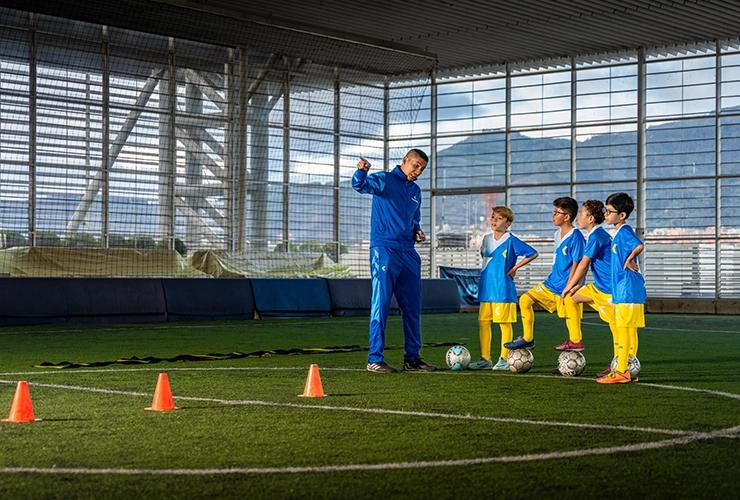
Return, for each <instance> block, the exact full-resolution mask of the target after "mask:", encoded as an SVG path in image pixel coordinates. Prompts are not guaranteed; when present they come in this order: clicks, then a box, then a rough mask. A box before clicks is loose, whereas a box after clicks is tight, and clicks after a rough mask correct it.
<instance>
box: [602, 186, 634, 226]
mask: <svg viewBox="0 0 740 500" xmlns="http://www.w3.org/2000/svg"><path fill="white" fill-rule="evenodd" d="M606 205H607V207H606V215H607V218H608V217H609V215H610V212H616V215H620V214H624V219H627V217H629V216H630V214H631V213H632V211H633V210H634V209H635V201H634V200H633V199H632V197H631V196H630V195H628V194H627V193H614V194H612V195H610V196H609V197H608V198H607V199H606ZM607 222H608V221H607Z"/></svg>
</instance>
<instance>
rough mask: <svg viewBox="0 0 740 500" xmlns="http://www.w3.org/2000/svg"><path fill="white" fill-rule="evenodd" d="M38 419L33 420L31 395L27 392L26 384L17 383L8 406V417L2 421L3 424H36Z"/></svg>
mask: <svg viewBox="0 0 740 500" xmlns="http://www.w3.org/2000/svg"><path fill="white" fill-rule="evenodd" d="M40 420H41V419H40V418H34V415H33V404H32V403H31V393H30V392H29V391H28V382H18V387H16V389H15V396H13V404H12V405H11V406H10V415H8V418H4V419H2V421H3V422H38V421H40Z"/></svg>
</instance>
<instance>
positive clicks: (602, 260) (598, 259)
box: [555, 200, 619, 377]
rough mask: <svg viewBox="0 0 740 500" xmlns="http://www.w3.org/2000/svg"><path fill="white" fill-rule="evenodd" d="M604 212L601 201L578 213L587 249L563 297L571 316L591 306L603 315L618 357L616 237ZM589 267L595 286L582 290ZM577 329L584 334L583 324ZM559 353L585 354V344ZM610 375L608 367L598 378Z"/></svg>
mask: <svg viewBox="0 0 740 500" xmlns="http://www.w3.org/2000/svg"><path fill="white" fill-rule="evenodd" d="M604 210H605V209H604V204H603V203H602V202H600V201H599V200H588V201H586V202H585V203H584V204H583V205H582V206H581V211H580V212H578V217H577V220H578V227H579V228H581V229H582V230H584V231H586V232H587V236H586V249H585V250H584V252H583V259H581V262H580V263H579V264H578V266H577V267H576V270H575V273H574V274H573V275H572V276H571V277H570V279H569V280H568V284H567V285H565V289H564V290H563V293H562V294H561V297H563V299H564V300H565V310H566V312H567V313H568V315H569V316H575V315H576V314H577V311H576V308H577V307H578V304H588V305H590V306H591V307H592V308H593V309H595V310H596V311H597V312H598V313H599V317H600V318H601V319H602V320H603V321H605V322H606V323H608V324H609V329H610V330H611V332H612V339H613V341H614V356H616V355H617V354H618V352H619V350H618V346H619V336H618V333H617V328H616V325H615V323H614V306H613V305H612V277H611V256H612V249H611V246H612V237H611V236H610V235H609V233H607V232H606V230H604V228H603V227H601V223H602V222H604ZM589 267H590V268H591V277H592V279H593V283H590V284H588V285H583V286H581V285H582V284H583V280H584V278H585V277H586V273H587V272H588V269H589ZM574 327H577V328H578V329H579V331H580V324H577V325H574ZM555 349H556V350H558V351H567V350H573V351H577V350H582V349H583V340H581V341H580V342H578V343H574V342H572V341H571V339H570V338H569V339H568V340H566V341H565V342H564V343H563V344H561V345H559V346H556V347H555ZM609 372H611V367H609V366H607V369H606V370H605V371H603V372H601V373H599V375H598V377H605V376H607V375H609Z"/></svg>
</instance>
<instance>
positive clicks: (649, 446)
mask: <svg viewBox="0 0 740 500" xmlns="http://www.w3.org/2000/svg"><path fill="white" fill-rule="evenodd" d="M228 369H229V368H217V369H216V370H228ZM134 370H146V371H155V370H157V369H156V368H138V369H122V370H84V371H83V370H79V371H75V372H74V373H80V372H88V373H90V372H97V373H100V372H107V371H134ZM177 370H214V369H213V368H178V369H177ZM38 373H39V372H30V374H38ZM56 373H59V372H56ZM4 375H10V374H4ZM0 383H5V384H15V383H17V381H10V380H0ZM29 385H36V386H40V387H52V388H62V389H68V390H82V391H91V392H100V393H108V394H121V395H130V396H141V397H150V394H148V393H139V392H131V391H114V390H110V389H99V388H93V387H81V386H68V385H61V384H41V383H34V382H32V383H30V384H29ZM641 385H642V386H650V387H657V388H663V389H674V390H688V391H693V392H700V393H707V394H714V395H718V396H725V397H730V398H733V399H740V395H737V394H732V393H726V392H720V391H712V390H704V389H694V388H685V387H678V386H670V385H660V384H641ZM177 399H181V400H190V401H210V402H218V403H222V404H255V405H265V406H282V407H293V408H306V409H310V408H312V409H325V410H340V411H360V412H366V413H368V412H369V413H385V414H396V415H409V416H421V417H430V418H453V419H467V420H487V421H495V422H504V423H520V424H535V425H550V426H558V425H560V426H569V427H582V428H597V429H617V430H627V431H643V432H658V433H665V434H676V435H682V436H681V437H677V438H672V439H666V440H663V441H654V442H649V443H636V444H632V445H624V446H612V447H606V448H593V449H583V450H573V451H563V452H552V453H541V454H529V455H519V456H504V457H487V458H476V459H465V460H439V461H423V462H397V463H385V464H347V465H329V466H317V467H265V468H258V467H254V468H227V469H122V468H101V469H92V468H69V467H65V468H61V467H51V468H49V467H47V468H44V467H0V473H38V474H70V475H71V474H118V475H199V476H202V475H223V474H295V473H317V472H318V473H326V472H344V471H362V470H365V471H370V470H391V469H420V468H430V467H455V466H469V465H481V464H491V463H511V462H528V461H537V460H552V459H562V458H575V457H583V456H593V455H608V454H614V453H626V452H633V451H645V450H653V449H659V448H665V447H668V446H677V445H682V444H688V443H692V442H695V441H700V440H707V439H715V438H738V437H740V426H737V427H732V428H729V429H720V430H717V431H712V432H686V431H676V430H664V429H642V428H635V427H626V426H608V425H590V424H574V423H570V422H564V423H563V422H547V421H530V420H520V419H503V418H495V417H476V416H472V415H448V414H440V413H426V412H407V411H399V410H383V409H369V408H352V407H334V406H325V405H299V404H293V403H271V402H265V401H250V400H243V401H238V400H237V401H231V400H220V399H211V398H197V397H182V396H181V397H177Z"/></svg>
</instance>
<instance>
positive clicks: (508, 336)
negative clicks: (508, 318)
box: [498, 323, 514, 359]
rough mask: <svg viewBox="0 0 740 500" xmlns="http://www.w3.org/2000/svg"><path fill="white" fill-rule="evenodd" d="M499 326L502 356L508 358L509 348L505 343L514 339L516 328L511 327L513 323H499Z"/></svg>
mask: <svg viewBox="0 0 740 500" xmlns="http://www.w3.org/2000/svg"><path fill="white" fill-rule="evenodd" d="M498 326H499V327H500V328H501V357H502V358H504V359H507V358H508V357H509V350H508V349H507V348H506V347H504V343H506V342H511V341H512V340H514V329H513V328H512V327H511V323H499V325H498Z"/></svg>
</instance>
